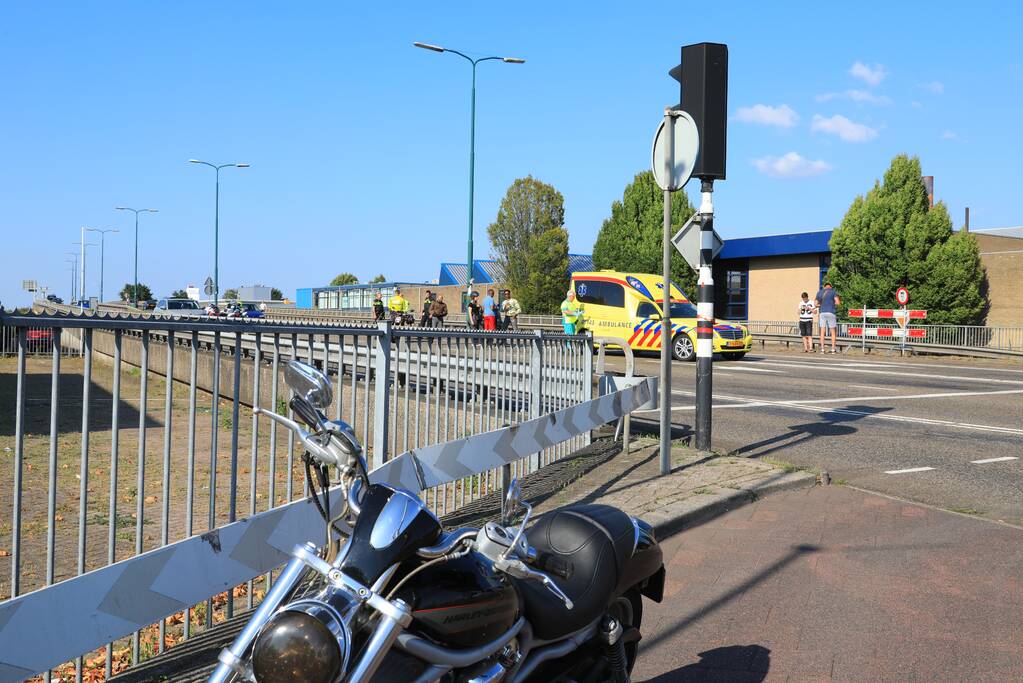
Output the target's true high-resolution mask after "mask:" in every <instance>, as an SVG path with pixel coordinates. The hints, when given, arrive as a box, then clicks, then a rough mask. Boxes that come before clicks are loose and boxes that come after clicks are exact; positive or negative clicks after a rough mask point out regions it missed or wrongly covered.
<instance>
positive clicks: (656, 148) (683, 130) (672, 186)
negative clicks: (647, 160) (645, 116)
mask: <svg viewBox="0 0 1023 683" xmlns="http://www.w3.org/2000/svg"><path fill="white" fill-rule="evenodd" d="M671 122H672V129H673V131H674V142H675V144H674V145H673V147H674V156H673V157H672V161H673V162H674V163H673V166H672V174H671V178H667V177H665V176H666V175H667V174H666V170H667V169H665V159H664V157H665V154H666V153H667V149H666V147H667V145H666V144H665V143H666V137H667V136H666V135H665V132H664V120H663V119H662V120H661V123H660V125H658V126H657V132H656V133H654V144H653V149H652V150H651V152H650V157H651V164H652V167H653V171H654V179H655V180H656V181H657V185H658V187H660V188H661V189H662V190H669V191H671V192H674V191H676V190H681V189H682V188H683V187H684V186H685V184H686V183H687V182H689V176H691V175H692V174H693V166H694V164H696V155H697V153H698V152H699V150H700V133H699V131H697V130H696V122H694V121H693V117H692V116H690V115H689V114H687V113H686V112H684V111H678V112H675V113H674V114H673V115H672V116H671Z"/></svg>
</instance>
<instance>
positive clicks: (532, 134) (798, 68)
mask: <svg viewBox="0 0 1023 683" xmlns="http://www.w3.org/2000/svg"><path fill="white" fill-rule="evenodd" d="M706 4H707V5H708V8H706V9H704V8H699V9H698V6H697V4H695V3H689V4H679V3H675V4H674V7H675V8H676V9H674V10H672V11H671V12H670V13H666V12H665V10H664V7H665V5H664V4H663V3H629V4H626V3H602V2H585V3H581V2H580V3H567V2H566V3H550V2H546V3H537V2H525V1H523V2H516V3H465V2H447V3H417V4H412V3H396V2H392V3H372V4H368V3H367V4H358V5H355V4H350V3H326V2H325V3H313V2H308V3H259V2H245V3H242V2H222V3H209V2H201V3H200V2H177V3H160V4H158V3H118V2H104V3H5V4H4V5H3V6H2V8H0V92H2V94H3V98H2V106H0V131H2V134H0V150H2V157H3V158H2V162H0V234H2V235H3V241H2V246H0V301H3V303H4V304H6V305H8V306H10V305H14V304H21V303H27V301H28V295H27V294H25V293H23V292H20V285H21V280H22V279H29V278H33V279H37V280H39V281H40V282H42V283H45V284H48V285H50V286H51V287H52V288H55V289H56V291H57V293H58V294H60V295H61V296H65V297H66V296H67V295H68V294H69V291H68V290H69V286H70V272H69V271H68V270H67V268H68V265H67V264H66V263H65V259H66V258H70V257H69V256H65V254H64V252H66V251H72V250H74V249H75V246H74V245H73V244H72V242H74V241H76V240H77V239H78V236H79V230H80V227H81V226H82V225H87V226H93V227H99V228H119V229H121V231H122V232H121V233H119V234H115V235H109V236H108V241H107V251H106V275H107V279H106V293H107V295H108V297H109V295H110V293H111V292H116V291H117V290H118V289H119V288H120V286H121V285H123V284H124V283H125V282H127V281H128V280H130V278H131V269H132V248H133V242H132V233H131V229H132V220H131V215H130V214H127V213H125V212H116V211H114V210H113V207H114V206H117V205H128V206H152V207H155V208H158V209H159V210H160V213H158V214H155V215H146V216H143V218H142V229H141V231H140V239H139V251H140V266H139V268H140V279H141V280H142V281H143V282H145V283H148V284H150V285H151V286H152V287H153V288H154V290H155V293H156V294H158V295H161V294H167V293H169V292H170V291H171V290H172V289H176V288H178V287H182V286H184V285H186V284H189V283H201V282H202V280H203V279H204V278H205V277H206V276H207V275H208V274H209V273H210V272H211V271H212V260H213V258H212V241H213V238H212V232H213V229H212V228H213V225H212V224H213V173H212V171H211V170H210V169H208V168H205V167H199V166H195V165H190V164H188V163H186V160H187V159H189V158H190V157H197V158H200V159H206V160H209V161H214V162H217V163H226V162H247V163H250V164H252V167H251V168H249V169H244V170H240V169H228V170H226V171H224V172H223V174H222V183H221V266H220V273H221V288H222V289H226V288H228V287H234V286H237V285H241V284H251V283H255V282H261V283H264V284H268V285H273V286H276V287H280V288H281V289H283V290H284V291H285V292H286V293H287V294H289V295H290V296H293V295H294V289H295V288H296V287H302V286H312V285H319V284H323V283H326V282H327V281H329V280H330V278H331V277H332V276H333V275H334V274H335V273H337V272H341V271H352V272H354V273H356V275H358V276H359V277H360V278H362V279H368V278H370V277H372V276H374V275H376V274H377V273H384V274H385V275H387V276H388V277H389V278H391V279H401V280H413V281H418V280H429V279H432V278H435V277H437V272H438V264H439V262H440V261H442V260H443V261H457V260H464V258H465V233H466V225H467V192H468V190H467V166H468V138H469V135H468V119H469V78H470V71H469V67H468V64H466V63H465V62H463V61H462V60H460V59H459V58H457V57H455V56H453V55H447V54H436V53H432V52H427V51H424V50H418V49H415V48H413V47H412V42H413V41H416V40H420V41H424V42H430V43H436V44H440V45H445V46H450V47H454V48H458V49H461V50H463V51H467V52H470V53H472V54H474V55H477V56H482V55H487V54H494V55H511V56H517V57H522V58H525V59H526V60H527V63H526V64H524V65H521V66H519V65H509V64H504V63H500V62H490V63H486V64H483V65H481V66H480V71H479V84H478V102H477V117H478V118H477V156H476V162H477V163H476V253H477V254H478V255H479V256H486V255H488V254H489V243H488V241H487V238H486V226H487V225H488V224H489V222H490V221H491V220H493V217H494V215H495V214H496V211H497V206H498V204H499V202H500V199H501V196H502V195H503V193H504V191H505V190H506V188H507V187H508V185H509V184H510V183H511V182H512V181H513V180H514V179H515V178H517V177H521V176H525V175H526V174H532V175H533V176H535V177H538V178H540V179H542V180H544V181H546V182H549V183H551V184H553V185H554V186H555V187H557V188H558V189H559V190H560V191H561V192H562V193H563V194H564V196H565V209H566V212H565V213H566V227H567V228H568V230H569V233H570V235H571V242H570V245H571V249H572V250H573V251H575V252H589V251H590V249H591V248H592V244H593V241H594V239H595V237H596V234H597V231H598V229H599V228H600V224H601V222H602V221H603V220H604V219H605V218H606V217H607V216H608V214H609V212H610V206H611V202H612V201H614V200H615V199H616V198H620V197H621V193H622V189H623V188H624V186H625V184H626V183H627V182H629V181H630V180H631V179H632V177H633V175H634V174H635V173H636V172H638V171H641V170H644V169H646V168H648V166H649V163H650V162H649V158H650V141H651V138H652V135H653V132H654V130H655V127H656V125H657V123H658V122H659V119H660V117H661V113H662V111H663V107H664V106H665V105H669V104H673V103H675V102H676V101H677V100H678V88H677V84H676V83H675V82H674V81H672V80H671V79H670V78H669V77H668V76H667V71H668V69H670V68H671V67H672V66H674V65H675V64H676V63H677V62H678V59H679V47H680V46H681V45H682V44H686V43H694V42H700V41H714V42H723V43H727V44H728V45H729V49H730V69H731V70H730V93H729V111H730V114H731V121H730V124H729V133H728V134H729V139H728V152H729V157H728V179H727V180H725V181H723V182H719V183H718V184H717V186H716V193H715V204H716V209H717V212H718V220H717V221H716V223H715V227H716V228H717V230H718V232H720V233H721V234H722V235H723V236H724V237H725V238H726V239H727V238H729V237H739V236H748V235H757V234H770V233H777V232H784V231H802V230H812V229H821V228H827V227H832V226H834V225H836V224H837V223H838V222H839V221H840V220H841V217H842V215H843V213H844V211H845V210H846V208H847V207H848V205H849V203H850V202H851V201H852V199H853V197H854V196H855V195H856V194H859V193H862V192H864V191H866V190H867V189H869V187H870V186H871V185H872V184H873V182H874V179H875V178H878V177H879V176H880V175H881V174H882V173H883V171H884V169H885V168H886V167H887V164H888V162H889V160H890V159H891V157H892V156H894V155H895V154H898V153H900V152H907V153H910V154H916V155H919V156H920V157H921V160H922V163H923V167H924V169H925V172H926V173H928V174H932V175H934V176H935V177H936V181H935V182H936V193H937V196H938V198H939V199H942V200H944V201H945V202H946V203H947V204H948V205H949V207H950V211H951V213H952V216H953V219H954V220H955V222H956V224H957V225H958V224H960V223H961V222H962V215H963V208H964V207H965V206H970V207H971V216H972V218H971V222H972V224H973V226H974V227H999V226H1006V225H1019V224H1021V223H1023V214H1021V211H1020V209H1019V202H1018V194H1019V190H1018V187H1019V184H1020V180H1021V176H1023V174H1021V173H1020V171H1019V164H1020V159H1021V157H1023V143H1021V136H1020V134H1019V130H1018V128H1019V123H1018V122H1019V120H1020V116H1019V112H1020V111H1023V48H1021V47H1020V44H1021V43H1020V40H1019V36H1018V31H1019V28H1020V26H1021V25H1023V22H1021V19H1023V10H1021V8H1020V7H1021V6H1020V5H1018V4H1017V3H993V2H979V3H972V4H971V5H970V6H969V8H968V9H967V8H966V6H964V5H963V4H962V3H954V4H953V3H941V2H927V3H892V2H885V3H869V2H860V3H855V4H854V5H850V4H848V3H819V2H813V3H809V2H808V3H784V4H782V3H706ZM693 185H695V183H691V186H693ZM695 189H696V188H695V187H690V190H693V191H695ZM95 253H96V256H97V258H93V256H92V255H90V259H89V269H90V271H91V272H90V273H89V278H88V284H87V289H88V291H89V292H90V293H96V292H97V290H98V276H99V268H98V250H96V252H95Z"/></svg>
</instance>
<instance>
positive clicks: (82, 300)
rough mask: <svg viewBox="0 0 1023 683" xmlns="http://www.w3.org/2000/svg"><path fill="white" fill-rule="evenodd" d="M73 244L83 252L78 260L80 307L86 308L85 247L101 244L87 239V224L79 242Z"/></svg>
mask: <svg viewBox="0 0 1023 683" xmlns="http://www.w3.org/2000/svg"><path fill="white" fill-rule="evenodd" d="M71 244H77V245H78V249H79V252H80V253H81V260H80V261H79V262H78V308H79V309H84V308H85V248H86V247H98V246H99V245H98V244H96V243H95V242H86V241H85V226H84V225H83V226H82V239H81V240H79V241H78V242H72V243H71Z"/></svg>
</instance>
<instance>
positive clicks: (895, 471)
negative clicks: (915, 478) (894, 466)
mask: <svg viewBox="0 0 1023 683" xmlns="http://www.w3.org/2000/svg"><path fill="white" fill-rule="evenodd" d="M933 469H934V468H933V467H909V468H906V469H904V470H887V471H885V474H909V473H910V472H926V471H927V470H933Z"/></svg>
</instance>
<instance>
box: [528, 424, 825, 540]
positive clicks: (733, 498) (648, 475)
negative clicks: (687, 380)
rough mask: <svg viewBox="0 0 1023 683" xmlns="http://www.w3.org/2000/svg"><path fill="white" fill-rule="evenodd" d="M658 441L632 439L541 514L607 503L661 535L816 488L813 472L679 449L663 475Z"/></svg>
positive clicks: (540, 508)
mask: <svg viewBox="0 0 1023 683" xmlns="http://www.w3.org/2000/svg"><path fill="white" fill-rule="evenodd" d="M659 451H660V449H659V447H658V442H657V441H656V440H653V439H648V438H644V439H639V440H638V441H634V442H633V444H632V448H631V449H630V452H629V453H627V454H626V453H619V454H618V455H617V456H615V457H614V458H612V459H611V460H609V461H608V462H605V463H604V464H602V465H600V466H598V467H596V468H594V469H593V470H591V471H590V472H588V473H587V474H585V475H583V476H582V477H581V478H579V479H577V480H576V481H574V482H573V483H572V484H570V485H568V486H567V487H566V488H564V489H562V490H561V491H560V492H558V493H556V494H554V495H552V496H550V497H549V498H547V499H545V500H544V501H543V502H542V503H541V504H539V505H537V507H536V511H535V512H536V514H538V515H539V514H543V513H544V512H548V511H550V510H553V509H554V508H558V507H562V506H564V505H568V504H571V503H603V504H607V505H613V506H615V507H618V508H621V509H622V510H624V511H625V512H627V513H629V514H630V515H633V516H635V517H640V518H642V519H643V520H644V521H646V522H648V523H650V524H652V525H653V526H654V529H655V530H656V532H657V534H658V535H659V536H665V535H667V534H670V533H674V532H676V531H679V530H681V529H683V528H685V527H687V526H690V525H693V524H696V523H698V522H701V521H705V520H707V519H710V518H712V517H716V516H718V515H721V514H724V513H726V512H728V511H729V510H733V509H735V508H738V507H741V506H743V505H746V504H748V503H750V502H753V501H755V500H757V499H758V498H761V497H763V496H765V495H767V494H769V493H774V492H777V491H785V490H790V489H799V488H808V487H811V486H813V485H814V484H815V483H816V481H817V477H816V475H815V474H813V473H811V472H806V471H802V470H794V469H792V468H789V467H779V466H777V465H773V464H770V463H767V462H763V461H761V460H752V459H747V458H736V457H729V456H715V455H714V454H711V453H702V452H700V451H696V450H693V449H691V448H687V447H685V446H683V445H681V444H680V445H677V446H674V447H673V448H672V452H671V473H670V474H667V475H665V476H661V475H660V461H659Z"/></svg>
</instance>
